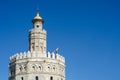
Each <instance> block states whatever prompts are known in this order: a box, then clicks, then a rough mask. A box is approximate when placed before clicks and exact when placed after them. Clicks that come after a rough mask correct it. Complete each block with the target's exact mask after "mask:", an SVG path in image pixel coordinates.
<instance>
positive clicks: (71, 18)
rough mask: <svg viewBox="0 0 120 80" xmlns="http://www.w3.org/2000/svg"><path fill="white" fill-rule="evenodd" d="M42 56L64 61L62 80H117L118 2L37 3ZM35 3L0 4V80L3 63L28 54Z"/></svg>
mask: <svg viewBox="0 0 120 80" xmlns="http://www.w3.org/2000/svg"><path fill="white" fill-rule="evenodd" d="M38 2H39V9H40V14H41V16H42V17H43V19H44V21H45V23H44V29H46V30H47V32H48V35H47V50H48V51H51V52H52V51H54V50H55V49H56V48H57V47H58V48H59V53H60V54H61V55H63V56H64V57H65V58H66V80H120V1H119V0H39V1H38ZM36 6H37V0H0V45H1V46H0V55H1V56H0V80H8V62H9V57H10V56H11V55H13V54H15V53H17V52H24V51H28V31H29V29H31V28H32V23H31V20H32V19H33V17H34V16H35V14H36V9H37V8H36Z"/></svg>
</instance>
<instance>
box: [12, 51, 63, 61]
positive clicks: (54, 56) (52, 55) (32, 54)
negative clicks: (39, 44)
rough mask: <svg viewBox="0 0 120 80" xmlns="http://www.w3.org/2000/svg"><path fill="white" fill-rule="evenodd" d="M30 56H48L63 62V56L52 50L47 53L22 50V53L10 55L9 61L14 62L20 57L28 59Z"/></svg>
mask: <svg viewBox="0 0 120 80" xmlns="http://www.w3.org/2000/svg"><path fill="white" fill-rule="evenodd" d="M30 58H49V59H54V60H59V61H61V62H63V63H65V58H64V57H63V56H61V55H60V54H55V53H54V52H52V53H50V52H48V53H47V54H44V53H40V52H35V51H33V52H30V51H28V52H24V53H22V52H21V53H20V54H19V53H17V54H15V55H13V56H11V57H10V62H14V61H16V60H22V59H30Z"/></svg>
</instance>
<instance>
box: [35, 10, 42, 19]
mask: <svg viewBox="0 0 120 80" xmlns="http://www.w3.org/2000/svg"><path fill="white" fill-rule="evenodd" d="M34 19H42V17H40V14H39V12H37V14H36V16H35V17H34Z"/></svg>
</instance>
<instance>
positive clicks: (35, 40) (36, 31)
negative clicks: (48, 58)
mask: <svg viewBox="0 0 120 80" xmlns="http://www.w3.org/2000/svg"><path fill="white" fill-rule="evenodd" d="M43 22H44V21H43V19H42V17H41V16H40V14H39V12H37V14H36V16H35V17H34V18H33V20H32V23H33V29H31V30H30V31H29V51H31V52H32V51H38V52H40V53H46V30H44V29H43Z"/></svg>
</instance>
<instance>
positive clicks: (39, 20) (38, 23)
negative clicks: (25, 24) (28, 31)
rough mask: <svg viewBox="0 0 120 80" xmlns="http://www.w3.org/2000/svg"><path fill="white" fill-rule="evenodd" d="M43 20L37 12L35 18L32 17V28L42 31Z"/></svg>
mask: <svg viewBox="0 0 120 80" xmlns="http://www.w3.org/2000/svg"><path fill="white" fill-rule="evenodd" d="M43 22H44V21H43V19H42V17H41V16H40V14H39V12H38V11H37V14H36V16H35V17H34V19H33V20H32V23H33V26H34V28H35V29H41V30H42V24H43Z"/></svg>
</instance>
